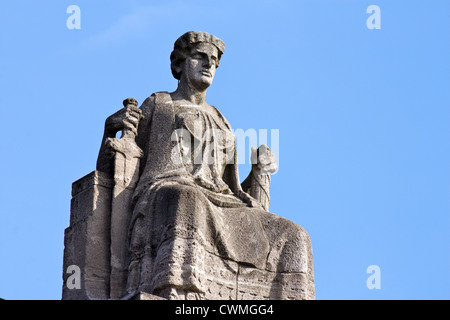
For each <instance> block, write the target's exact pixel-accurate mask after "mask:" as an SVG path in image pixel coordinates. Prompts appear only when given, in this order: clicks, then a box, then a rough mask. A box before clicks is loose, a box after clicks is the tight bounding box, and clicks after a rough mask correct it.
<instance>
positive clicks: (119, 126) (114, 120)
mask: <svg viewBox="0 0 450 320" xmlns="http://www.w3.org/2000/svg"><path fill="white" fill-rule="evenodd" d="M141 118H142V111H141V109H139V108H138V107H136V106H134V105H130V104H129V105H128V106H126V107H124V108H122V109H120V110H119V111H117V112H116V113H114V114H113V115H111V116H109V117H108V118H107V119H106V122H105V132H106V134H107V136H108V137H113V136H115V134H116V133H117V132H118V131H120V130H130V131H132V132H133V133H134V135H137V128H138V125H139V121H140V120H141Z"/></svg>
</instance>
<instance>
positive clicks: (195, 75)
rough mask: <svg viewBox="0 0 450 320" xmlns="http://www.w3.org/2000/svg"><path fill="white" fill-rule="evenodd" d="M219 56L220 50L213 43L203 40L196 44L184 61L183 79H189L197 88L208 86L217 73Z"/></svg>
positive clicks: (201, 88) (202, 88)
mask: <svg viewBox="0 0 450 320" xmlns="http://www.w3.org/2000/svg"><path fill="white" fill-rule="evenodd" d="M218 56H219V54H218V50H217V48H216V47H215V46H214V45H213V44H210V43H203V42H202V43H199V44H196V45H194V46H193V48H192V49H191V53H190V55H189V56H188V57H187V58H186V60H185V61H184V63H183V71H182V74H181V81H183V80H184V81H187V82H188V83H189V85H190V86H191V87H193V88H195V89H197V90H205V89H206V88H208V87H209V86H210V85H211V84H212V82H213V79H214V75H215V73H216V66H217V63H218V61H219V58H218Z"/></svg>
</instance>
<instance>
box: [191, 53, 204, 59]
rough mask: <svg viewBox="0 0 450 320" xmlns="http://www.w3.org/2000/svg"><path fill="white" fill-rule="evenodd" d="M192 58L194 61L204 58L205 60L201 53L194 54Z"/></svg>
mask: <svg viewBox="0 0 450 320" xmlns="http://www.w3.org/2000/svg"><path fill="white" fill-rule="evenodd" d="M191 58H192V59H196V60H199V59H202V58H203V55H202V54H200V53H194V54H193V55H192V56H191Z"/></svg>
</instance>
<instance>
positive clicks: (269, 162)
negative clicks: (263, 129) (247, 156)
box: [252, 144, 278, 174]
mask: <svg viewBox="0 0 450 320" xmlns="http://www.w3.org/2000/svg"><path fill="white" fill-rule="evenodd" d="M252 163H253V170H255V169H256V170H257V172H258V173H259V174H272V173H274V172H275V171H277V169H278V165H277V159H276V158H275V154H274V153H273V151H272V150H270V149H269V147H268V146H267V145H265V144H262V145H261V146H260V147H259V148H258V150H256V148H253V147H252Z"/></svg>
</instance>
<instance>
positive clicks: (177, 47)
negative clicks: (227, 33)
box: [170, 31, 225, 86]
mask: <svg viewBox="0 0 450 320" xmlns="http://www.w3.org/2000/svg"><path fill="white" fill-rule="evenodd" d="M224 50H225V44H224V43H223V41H222V40H220V39H219V38H217V37H215V36H213V35H210V34H209V33H207V32H202V31H189V32H186V33H185V34H183V35H182V36H181V37H179V38H178V39H177V41H175V44H174V49H173V51H172V53H171V55H170V62H171V69H172V74H173V76H174V77H175V79H178V80H181V79H182V77H183V76H184V77H188V78H190V79H191V80H192V81H194V82H199V83H204V85H206V86H209V85H210V84H211V83H212V80H213V78H214V74H215V70H216V68H217V67H219V61H220V58H221V56H222V54H223V52H224Z"/></svg>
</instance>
